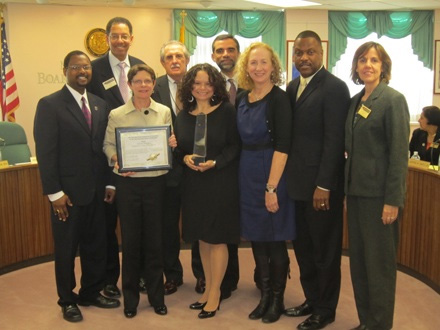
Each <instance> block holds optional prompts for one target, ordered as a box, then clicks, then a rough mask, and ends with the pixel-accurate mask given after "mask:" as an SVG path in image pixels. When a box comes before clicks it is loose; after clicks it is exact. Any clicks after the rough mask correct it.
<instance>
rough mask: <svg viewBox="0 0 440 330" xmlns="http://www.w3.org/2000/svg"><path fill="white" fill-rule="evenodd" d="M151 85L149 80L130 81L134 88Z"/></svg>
mask: <svg viewBox="0 0 440 330" xmlns="http://www.w3.org/2000/svg"><path fill="white" fill-rule="evenodd" d="M152 83H153V80H150V79H145V80H141V79H137V80H132V81H131V84H132V85H135V86H141V85H142V84H144V85H151V84H152Z"/></svg>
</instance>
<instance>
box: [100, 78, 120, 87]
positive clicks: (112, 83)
mask: <svg viewBox="0 0 440 330" xmlns="http://www.w3.org/2000/svg"><path fill="white" fill-rule="evenodd" d="M116 85H117V83H116V80H115V78H114V77H113V78H110V79H109V80H106V81H104V82H103V83H102V86H104V88H105V90H107V89H109V88H112V87H113V86H116Z"/></svg>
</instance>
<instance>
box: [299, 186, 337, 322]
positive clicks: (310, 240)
mask: <svg viewBox="0 0 440 330" xmlns="http://www.w3.org/2000/svg"><path fill="white" fill-rule="evenodd" d="M342 209H343V194H342V193H340V194H338V193H335V192H333V191H332V192H331V194H330V210H328V211H315V209H314V208H313V202H312V201H295V214H296V230H297V238H296V240H295V241H294V242H293V247H294V250H295V256H296V259H297V261H298V265H299V270H300V281H301V286H302V288H303V291H304V295H305V297H306V301H307V303H308V304H310V305H312V306H313V308H314V310H313V312H314V313H315V314H320V315H322V316H325V317H334V316H335V313H336V306H337V304H338V300H339V292H340V288H341V253H342Z"/></svg>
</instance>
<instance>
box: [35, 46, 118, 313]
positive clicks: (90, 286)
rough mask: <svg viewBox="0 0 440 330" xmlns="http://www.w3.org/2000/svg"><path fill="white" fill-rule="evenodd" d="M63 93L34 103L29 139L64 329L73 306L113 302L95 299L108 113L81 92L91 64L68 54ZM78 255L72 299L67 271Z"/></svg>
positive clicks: (101, 262)
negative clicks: (47, 216) (47, 212)
mask: <svg viewBox="0 0 440 330" xmlns="http://www.w3.org/2000/svg"><path fill="white" fill-rule="evenodd" d="M63 72H64V75H65V76H66V79H67V85H66V86H64V87H63V88H62V89H61V90H60V91H58V92H56V93H53V94H51V95H49V96H46V97H44V98H42V99H41V100H40V101H39V102H38V106H37V111H36V115H35V122H34V138H35V146H36V153H37V158H38V163H39V169H40V175H41V181H42V186H43V192H44V194H45V195H48V197H49V200H50V201H51V203H52V208H53V213H52V216H51V220H52V232H53V237H54V246H55V276H56V283H57V292H58V296H59V300H58V304H59V305H60V306H61V308H62V312H63V317H64V319H65V320H67V321H70V322H77V321H81V320H82V314H81V311H80V310H79V308H78V306H77V305H76V303H77V302H78V303H79V304H80V305H83V306H90V305H94V306H97V307H102V308H114V307H118V306H119V301H118V300H115V299H110V298H106V297H104V296H102V295H101V294H100V293H99V292H100V291H101V289H102V286H103V281H104V275H105V246H106V237H105V231H104V229H105V217H104V199H105V200H106V201H107V202H112V201H113V197H114V191H111V190H106V188H105V185H106V184H107V183H108V182H107V181H108V179H109V173H110V172H109V168H108V166H107V161H106V158H105V155H104V153H103V151H102V146H103V140H104V134H105V129H106V126H107V117H108V108H107V105H106V103H105V102H104V100H102V99H100V98H99V97H96V96H95V95H93V94H90V93H87V92H86V89H85V87H86V85H87V84H88V82H89V81H90V78H91V75H92V67H91V64H90V59H89V58H88V56H87V55H86V54H84V53H83V52H81V51H73V52H70V53H69V54H67V56H66V58H65V59H64V69H63ZM77 250H79V253H80V258H81V271H82V275H81V288H80V290H79V297H78V295H77V294H75V293H74V292H73V289H74V288H75V286H76V281H75V273H74V264H75V256H76V253H77Z"/></svg>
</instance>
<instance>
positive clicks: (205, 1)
mask: <svg viewBox="0 0 440 330" xmlns="http://www.w3.org/2000/svg"><path fill="white" fill-rule="evenodd" d="M310 1H314V2H316V3H320V4H321V6H306V7H297V8H298V9H315V10H316V9H324V10H351V11H363V10H429V9H440V0H427V1H420V0H358V1H354V0H310ZM1 2H3V3H4V4H7V3H23V4H36V3H40V5H41V6H48V5H66V6H101V7H135V8H155V9H158V8H164V9H174V8H183V9H196V10H197V9H198V10H215V9H217V10H227V9H230V10H279V9H283V8H281V7H275V6H271V5H263V4H259V3H256V2H250V1H246V0H212V1H211V0H186V1H185V0H184V1H178V0H75V1H67V0H3V1H1Z"/></svg>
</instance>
